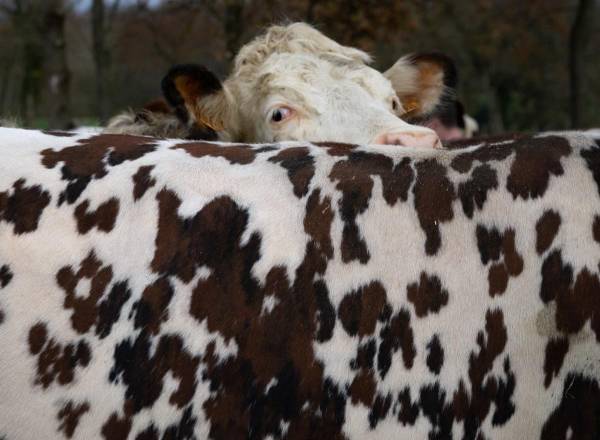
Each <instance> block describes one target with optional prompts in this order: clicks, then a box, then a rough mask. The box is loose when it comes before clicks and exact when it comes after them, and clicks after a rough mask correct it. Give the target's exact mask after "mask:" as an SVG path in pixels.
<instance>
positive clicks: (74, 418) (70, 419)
mask: <svg viewBox="0 0 600 440" xmlns="http://www.w3.org/2000/svg"><path fill="white" fill-rule="evenodd" d="M89 410H90V404H89V403H88V402H83V403H79V404H77V403H75V402H73V401H72V400H69V401H68V402H67V403H66V404H65V405H63V407H62V408H61V410H60V411H59V412H58V416H57V418H58V421H59V422H60V425H59V426H58V430H59V431H63V432H64V434H65V435H66V436H67V438H71V437H73V434H74V433H75V430H76V429H77V425H78V424H79V419H80V418H81V416H82V415H84V414H85V413H86V412H88V411H89Z"/></svg>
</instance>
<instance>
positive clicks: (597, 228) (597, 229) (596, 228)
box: [592, 215, 600, 243]
mask: <svg viewBox="0 0 600 440" xmlns="http://www.w3.org/2000/svg"><path fill="white" fill-rule="evenodd" d="M592 235H593V236H594V240H596V242H597V243H600V215H597V216H595V217H594V224H593V225H592Z"/></svg>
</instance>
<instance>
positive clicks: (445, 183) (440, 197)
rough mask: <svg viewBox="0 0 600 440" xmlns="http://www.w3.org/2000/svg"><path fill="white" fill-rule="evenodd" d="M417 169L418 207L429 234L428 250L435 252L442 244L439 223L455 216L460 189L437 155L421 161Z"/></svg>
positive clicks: (427, 251) (427, 237)
mask: <svg viewBox="0 0 600 440" xmlns="http://www.w3.org/2000/svg"><path fill="white" fill-rule="evenodd" d="M416 169H417V177H416V182H415V186H414V188H413V193H414V195H415V210H416V211H417V215H418V216H419V223H420V224H421V228H422V229H423V232H425V236H426V240H425V252H426V254H427V255H435V254H436V253H437V252H438V250H439V249H440V247H441V246H442V238H441V233H440V225H439V224H440V223H444V222H448V221H450V220H452V219H453V218H454V212H453V210H452V202H453V201H454V200H455V199H456V193H455V191H454V186H453V184H452V182H451V181H450V180H449V179H448V177H447V176H446V168H445V167H444V166H443V165H441V164H439V163H438V162H437V161H436V160H435V159H428V160H424V161H421V162H418V163H417V164H416Z"/></svg>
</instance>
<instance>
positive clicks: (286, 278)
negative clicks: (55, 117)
mask: <svg viewBox="0 0 600 440" xmlns="http://www.w3.org/2000/svg"><path fill="white" fill-rule="evenodd" d="M0 140H1V142H0V347H1V350H0V438H3V439H6V440H23V439H33V438H44V439H101V438H103V439H109V440H116V439H126V438H127V439H140V440H141V439H205V438H211V439H274V438H281V439H390V438H410V439H417V440H419V439H450V438H454V439H499V440H502V439H536V438H538V439H542V440H545V439H552V440H554V439H597V438H600V274H599V270H600V267H599V263H600V145H596V143H595V142H593V141H592V139H591V138H590V137H587V136H585V135H582V134H577V133H570V134H560V133H554V134H548V133H546V134H539V135H514V136H508V137H498V138H496V139H493V138H490V139H488V140H487V141H476V142H475V143H473V144H471V145H468V144H466V143H465V144H463V145H462V146H461V147H457V148H455V149H441V150H435V149H413V148H390V147H389V146H387V145H360V144H341V143H331V142H322V143H309V142H287V143H264V144H252V145H248V144H240V143H236V144H227V143H222V142H216V143H215V142H212V143H211V142H203V141H201V142H197V141H184V140H165V139H160V138H151V137H144V136H127V135H115V134H112V135H109V134H92V135H90V134H85V133H65V132H47V133H42V132H36V131H26V130H19V129H8V128H3V129H0ZM464 142H466V141H464Z"/></svg>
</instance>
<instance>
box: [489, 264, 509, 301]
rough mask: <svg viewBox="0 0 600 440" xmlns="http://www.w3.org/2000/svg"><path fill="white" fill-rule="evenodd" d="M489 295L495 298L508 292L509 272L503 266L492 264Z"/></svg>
mask: <svg viewBox="0 0 600 440" xmlns="http://www.w3.org/2000/svg"><path fill="white" fill-rule="evenodd" d="M488 283H489V294H490V296H491V297H492V298H493V297H494V296H496V295H501V294H502V293H504V292H506V288H507V287H508V272H507V271H506V266H505V265H504V264H503V263H502V264H492V265H491V266H490V271H489V273H488Z"/></svg>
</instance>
